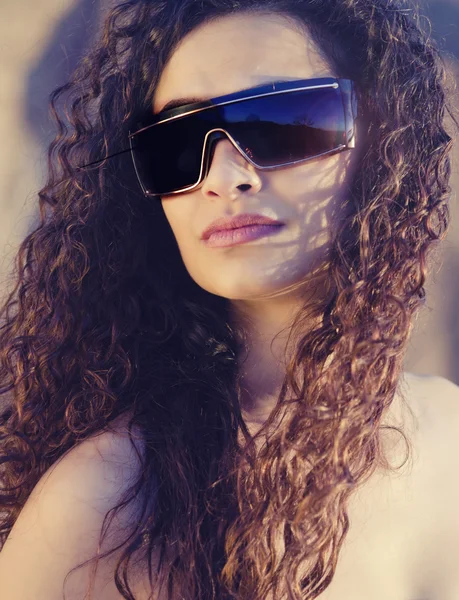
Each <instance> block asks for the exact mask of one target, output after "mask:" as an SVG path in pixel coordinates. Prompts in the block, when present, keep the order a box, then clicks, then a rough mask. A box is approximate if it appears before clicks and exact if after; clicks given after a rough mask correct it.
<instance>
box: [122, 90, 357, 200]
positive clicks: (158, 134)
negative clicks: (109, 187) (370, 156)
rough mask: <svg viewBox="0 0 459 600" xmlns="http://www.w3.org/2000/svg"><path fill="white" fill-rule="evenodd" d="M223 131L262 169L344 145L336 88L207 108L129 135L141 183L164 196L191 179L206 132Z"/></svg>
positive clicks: (194, 179)
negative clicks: (219, 129) (131, 137)
mask: <svg viewBox="0 0 459 600" xmlns="http://www.w3.org/2000/svg"><path fill="white" fill-rule="evenodd" d="M214 128H222V129H226V130H227V131H228V133H229V134H230V135H231V136H232V137H233V138H234V139H235V140H236V141H237V143H238V144H239V146H240V147H241V148H242V149H243V150H244V151H245V152H246V153H247V155H248V156H249V157H250V158H251V159H252V160H253V161H254V162H255V163H257V164H258V165H260V166H262V167H268V166H281V165H283V164H287V163H289V162H295V161H298V160H302V159H304V158H309V157H313V156H317V155H318V154H322V153H324V152H328V151H330V150H333V149H334V148H337V147H338V146H340V145H341V144H345V142H346V138H345V122H344V110H343V103H342V99H341V93H340V90H339V88H322V89H320V88H319V89H312V90H300V91H294V92H288V93H285V94H273V95H271V96H263V97H260V98H253V99H251V100H244V101H241V102H235V103H233V104H227V105H223V106H219V107H215V108H209V109H207V110H203V111H201V112H197V113H195V114H192V115H189V116H187V117H184V118H182V119H180V118H178V119H175V120H174V119H173V120H170V121H168V122H165V123H163V124H159V125H157V126H153V127H150V128H149V129H146V130H145V131H143V132H140V133H138V134H136V135H135V136H134V137H133V145H134V146H135V149H134V150H133V155H134V161H135V165H136V169H137V172H138V174H139V177H140V179H141V181H142V184H143V186H144V187H145V188H146V189H147V190H148V191H150V192H151V193H153V194H160V195H161V194H163V195H165V194H167V193H170V192H172V191H177V190H180V189H183V188H186V187H191V186H192V185H194V184H195V183H197V181H198V179H199V175H200V170H201V160H202V147H203V143H204V139H205V136H206V134H207V132H208V131H209V130H211V129H214Z"/></svg>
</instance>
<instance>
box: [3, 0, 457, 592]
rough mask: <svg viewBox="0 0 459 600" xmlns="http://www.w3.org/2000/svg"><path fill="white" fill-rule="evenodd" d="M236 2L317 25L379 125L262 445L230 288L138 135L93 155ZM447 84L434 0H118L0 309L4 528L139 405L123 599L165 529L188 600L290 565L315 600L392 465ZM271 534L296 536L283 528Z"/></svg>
mask: <svg viewBox="0 0 459 600" xmlns="http://www.w3.org/2000/svg"><path fill="white" fill-rule="evenodd" d="M238 11H246V12H250V13H252V14H256V13H261V12H268V13H277V14H280V15H285V16H288V17H291V18H293V19H295V21H296V22H298V23H299V24H300V25H301V26H304V27H305V30H307V31H308V32H309V33H310V35H311V36H312V37H313V39H314V40H315V42H316V43H317V46H318V47H319V48H320V50H321V51H322V52H323V53H324V56H326V57H327V60H328V61H329V63H330V64H331V65H332V66H333V68H334V69H335V71H336V73H337V74H338V76H340V77H347V78H350V79H352V80H353V81H354V82H355V85H356V90H357V93H358V99H359V106H361V107H362V116H361V117H359V118H361V123H362V124H363V126H364V130H365V131H364V133H365V135H364V136H362V138H361V147H360V152H361V154H360V158H359V167H358V169H357V170H356V171H355V173H354V174H353V177H352V181H351V183H350V186H349V193H348V194H347V198H346V202H347V203H348V209H349V210H348V211H347V216H346V218H344V219H343V220H342V222H340V225H339V227H338V228H337V230H336V231H335V232H334V237H333V240H332V243H331V252H330V256H329V257H328V258H327V263H326V265H324V268H326V273H327V277H328V281H329V284H330V294H329V295H328V296H327V298H323V299H322V304H321V305H320V306H318V310H319V311H320V314H321V315H322V318H321V319H320V322H318V323H317V325H315V326H314V327H313V328H312V329H311V330H308V331H306V330H305V327H304V319H303V317H304V316H305V311H306V307H304V310H303V311H302V312H300V313H299V314H298V316H297V318H296V319H295V323H294V326H293V327H292V332H294V334H295V339H297V340H298V341H297V342H295V351H294V355H293V357H292V359H291V360H290V361H289V363H288V365H287V366H288V368H287V372H286V375H285V379H284V382H283V385H282V389H281V392H280V395H279V398H278V402H277V405H276V407H275V409H274V411H273V413H272V414H271V416H270V418H269V419H268V421H267V423H265V426H264V427H263V428H262V429H261V430H260V432H259V433H258V435H262V434H263V432H266V431H267V430H268V428H269V426H270V424H272V423H273V422H275V419H276V417H277V416H278V415H279V414H280V411H281V408H282V406H285V405H287V403H288V404H291V405H292V406H293V407H294V410H292V411H291V413H290V414H289V417H288V418H287V419H286V420H285V422H283V424H282V427H275V428H274V429H273V430H272V431H270V435H269V436H267V437H266V443H265V445H264V446H263V447H262V448H261V449H259V450H258V451H257V449H256V447H255V444H254V443H253V442H254V437H253V436H252V435H251V434H250V433H249V432H248V430H247V427H246V424H245V422H244V419H243V416H242V413H241V402H240V392H241V388H240V381H239V375H238V360H237V359H238V357H239V356H240V355H241V353H242V352H244V351H246V350H247V339H248V338H247V336H246V331H245V329H244V327H243V326H242V325H237V326H235V325H234V324H230V318H229V317H230V312H229V300H228V299H225V298H222V297H219V296H215V295H213V294H210V293H208V292H207V291H205V290H203V289H201V288H200V287H199V286H198V285H197V284H196V283H195V282H194V281H193V280H192V279H191V277H190V276H189V274H188V273H187V270H186V268H185V266H184V264H183V261H182V259H181V256H180V252H179V250H178V247H177V244H176V241H175V239H174V236H173V233H172V231H171V228H170V226H169V224H168V222H167V220H166V217H165V215H164V212H163V210H162V206H161V202H160V201H159V200H157V199H151V198H149V199H147V198H145V197H144V196H143V195H142V193H141V191H140V189H138V186H137V185H136V183H137V182H136V180H135V174H134V172H133V167H132V164H131V162H130V160H129V159H128V158H127V156H128V155H127V154H125V155H119V156H117V157H115V158H113V159H111V160H109V161H103V162H101V163H98V164H97V165H96V166H92V167H88V168H86V169H80V168H78V167H79V165H82V164H88V163H90V162H91V161H95V160H97V159H99V158H100V157H101V156H107V155H108V154H111V153H114V152H116V151H118V150H119V149H120V148H122V147H123V146H124V147H125V146H126V140H127V135H128V132H129V131H134V130H135V126H136V123H138V119H139V115H143V114H144V113H145V111H146V110H148V109H149V108H150V110H151V102H152V97H153V94H154V91H155V88H156V86H157V83H158V80H159V77H160V74H161V72H162V69H163V67H164V65H165V63H166V61H167V60H168V58H169V57H170V55H171V53H172V52H173V51H174V48H176V47H177V45H178V44H179V42H180V41H181V40H182V39H183V38H184V36H186V35H187V34H188V33H189V32H190V31H192V30H193V29H194V28H195V27H197V26H199V25H200V24H202V23H205V22H208V21H210V20H211V19H215V18H218V17H221V16H224V15H228V14H234V13H236V12H238ZM447 83H448V77H447V69H446V67H445V64H444V61H443V58H442V56H441V54H440V51H439V50H438V48H437V45H436V43H435V42H434V41H433V40H432V39H430V36H429V33H428V32H426V31H424V29H423V27H422V17H421V16H420V14H419V9H418V7H417V6H415V5H410V4H407V3H405V2H403V1H402V0H400V2H398V3H397V2H395V1H392V0H339V1H338V0H314V1H311V0H200V1H199V2H197V1H196V0H180V2H177V0H128V1H126V2H122V3H120V4H118V5H117V6H115V7H114V8H112V9H111V10H110V12H109V14H108V15H107V17H106V21H105V24H104V28H103V31H102V32H101V35H100V39H99V40H98V41H97V43H96V44H95V45H94V46H93V47H92V48H91V50H90V51H89V52H88V54H87V55H86V56H85V57H84V58H83V59H82V60H81V62H80V63H79V65H78V67H77V69H76V70H75V72H74V73H73V75H72V76H71V78H70V80H69V82H68V83H66V84H65V85H63V86H61V87H59V88H57V89H56V90H55V91H54V92H53V93H52V94H51V98H50V108H51V113H52V115H53V118H54V119H55V122H56V124H57V133H56V136H55V139H54V140H53V141H52V143H51V144H50V147H49V150H48V179H47V182H46V185H45V186H44V187H43V189H42V190H41V191H40V192H39V194H38V196H39V213H40V218H39V222H37V223H36V224H35V225H34V229H33V231H31V232H30V233H29V234H28V235H27V237H26V238H25V239H24V240H23V241H22V243H21V245H20V247H19V250H18V253H17V257H16V263H15V267H14V281H13V286H12V289H11V290H9V292H8V297H7V298H6V300H5V301H4V304H3V305H2V308H1V318H2V326H1V330H0V395H1V396H3V400H2V411H1V415H0V464H1V469H2V485H1V489H0V507H1V517H0V540H1V543H2V545H3V544H4V543H5V541H6V538H7V536H8V534H9V532H10V531H11V529H12V527H13V525H14V522H15V520H16V519H17V517H18V515H19V513H20V511H21V509H22V507H23V506H24V504H25V502H26V501H27V498H28V497H29V495H30V493H31V491H32V489H33V488H34V486H35V485H36V484H37V482H38V481H39V479H40V477H41V476H42V475H43V474H44V472H45V471H46V470H47V469H48V468H49V467H50V465H52V464H53V463H54V462H55V461H57V460H58V459H59V457H61V456H62V455H63V454H64V453H65V452H67V451H68V450H69V449H71V448H72V447H74V446H76V445H77V444H79V443H80V442H82V441H83V440H85V439H87V438H89V437H90V436H92V435H94V434H96V433H97V432H101V431H105V430H109V429H110V428H111V426H112V424H113V422H114V420H115V419H116V418H117V417H119V416H120V415H127V416H129V435H130V436H131V435H132V433H133V431H132V428H133V427H136V428H137V430H138V431H140V432H141V437H142V440H143V451H142V452H141V453H140V458H141V465H142V467H141V470H140V472H139V476H138V478H137V480H136V481H135V484H134V485H133V486H132V487H131V488H130V489H129V491H128V493H126V495H125V497H124V498H123V501H122V503H120V504H119V505H118V506H116V507H115V509H114V511H110V512H111V513H112V515H111V518H113V517H114V516H115V513H116V512H117V510H119V509H120V507H121V505H124V504H128V503H130V502H134V500H136V501H138V500H139V499H140V500H141V507H142V510H141V515H140V517H139V519H138V520H137V521H136V522H135V523H133V524H132V531H131V532H130V534H129V537H128V538H126V541H125V544H124V545H123V554H122V556H121V558H120V560H119V561H118V563H117V566H116V572H115V574H114V577H115V581H116V586H117V588H118V590H119V591H120V593H121V594H122V595H123V597H124V598H126V599H129V600H135V597H134V596H133V593H132V590H131V588H130V586H129V581H128V566H129V562H130V558H131V557H132V555H133V554H134V552H142V557H143V559H144V560H145V561H146V562H145V564H146V565H147V566H148V573H149V579H150V583H151V585H152V586H153V573H152V568H151V561H152V554H153V550H154V548H156V547H159V548H160V549H161V555H160V556H161V558H160V561H159V564H158V569H157V573H156V575H159V573H160V570H161V573H164V576H165V578H166V580H167V581H168V594H169V598H172V586H176V589H177V590H178V592H179V593H178V595H177V596H176V597H180V598H184V599H185V598H186V599H187V600H188V599H189V600H193V599H196V600H197V599H199V600H204V599H206V600H207V599H209V600H215V599H217V598H218V599H219V600H221V599H224V598H236V599H241V600H253V599H261V598H265V597H266V595H267V593H268V592H270V591H271V590H275V591H276V590H278V589H283V588H282V587H280V588H278V586H282V585H284V586H285V585H287V588H288V589H287V593H288V598H295V599H296V598H302V599H305V600H312V599H313V598H316V597H317V596H318V595H319V593H320V592H321V591H323V590H324V589H325V588H326V587H327V586H328V584H329V583H330V582H331V580H332V577H333V575H334V572H335V568H336V563H337V559H338V555H339V550H340V548H341V546H342V542H343V540H344V538H345V535H346V532H347V531H348V527H349V519H348V512H347V509H348V502H349V498H350V496H351V494H352V493H353V492H354V491H355V490H356V488H357V487H358V486H361V485H362V484H363V483H364V482H365V481H367V480H368V478H369V477H370V476H371V475H372V473H374V472H375V470H376V469H377V468H378V467H380V468H384V469H387V470H395V469H396V468H395V467H393V466H392V465H391V464H390V463H389V461H388V458H387V456H386V455H385V453H384V448H383V444H382V443H381V441H382V433H383V429H384V428H385V426H384V425H382V424H381V421H382V417H383V415H384V414H385V412H386V410H387V409H388V408H389V407H390V405H391V403H392V401H393V399H394V396H395V392H396V388H397V384H398V381H399V378H400V375H401V373H402V363H403V358H404V355H405V352H406V349H407V344H408V340H409V335H410V332H411V329H412V322H413V318H414V316H415V314H416V313H417V312H418V311H419V309H420V308H421V307H422V305H423V303H424V301H425V289H424V285H425V282H426V277H427V275H428V273H429V271H430V268H431V263H430V258H431V257H432V256H433V253H432V252H431V250H432V249H434V248H435V247H436V242H438V241H440V240H442V239H443V238H444V237H445V235H446V232H447V229H448V224H449V208H448V202H449V198H450V194H451V188H450V186H449V179H450V159H449V154H450V151H451V147H452V137H451V136H450V135H448V133H447V131H446V126H445V116H446V115H445V113H446V112H448V113H449V114H450V116H451V117H452V119H453V122H454V124H455V126H457V125H458V122H457V120H456V117H455V116H454V113H453V111H452V104H451V103H450V101H449V98H448V86H447ZM292 335H293V333H292ZM395 429H396V430H397V432H398V433H400V434H401V435H402V436H403V437H404V438H405V441H406V443H407V449H408V454H409V451H410V441H409V439H407V436H406V435H405V434H404V432H403V428H395ZM241 431H242V433H243V437H242V441H244V440H245V443H241V437H240V433H241ZM133 439H134V436H132V437H131V442H133ZM247 464H249V465H250V468H249V469H248V468H246V466H247ZM108 518H109V515H108V514H107V515H106V516H105V519H104V525H105V523H106V521H108ZM102 530H103V531H104V528H102ZM101 536H102V534H101ZM279 536H280V538H281V539H282V540H283V544H284V549H283V553H282V555H281V556H279V555H277V554H276V552H275V549H274V548H272V547H271V542H272V540H273V539H275V538H276V537H279ZM171 548H174V553H173V554H171V556H172V558H171V560H170V561H165V560H164V556H165V553H166V551H167V552H169V551H171ZM111 552H113V550H111V551H110V552H109V553H111ZM109 553H108V554H109ZM105 555H107V553H106V554H104V556H105ZM96 560H99V557H96ZM79 566H81V565H79ZM300 566H302V568H303V571H302V573H303V576H302V577H300V575H299V568H300ZM304 567H306V569H305V568H304ZM76 568H78V567H76ZM146 568H147V567H146ZM121 571H122V572H123V574H122V576H121ZM64 587H65V586H64ZM275 597H280V596H279V595H276V593H275Z"/></svg>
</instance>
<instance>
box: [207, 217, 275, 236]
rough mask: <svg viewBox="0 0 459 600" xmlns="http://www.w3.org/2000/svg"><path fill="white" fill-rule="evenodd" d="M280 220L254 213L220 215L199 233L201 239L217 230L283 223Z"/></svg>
mask: <svg viewBox="0 0 459 600" xmlns="http://www.w3.org/2000/svg"><path fill="white" fill-rule="evenodd" d="M283 224H284V223H281V221H276V220H275V219H270V218H269V217H264V216H263V215H255V214H247V213H246V214H242V215H236V216H235V217H232V218H228V217H222V218H220V219H216V220H215V221H214V222H213V223H212V224H211V225H210V226H209V227H207V229H205V230H204V231H203V233H202V235H201V239H202V240H208V239H209V238H210V236H211V235H212V234H213V233H216V232H217V231H228V230H231V229H238V228H240V227H249V226H252V225H277V226H279V225H283Z"/></svg>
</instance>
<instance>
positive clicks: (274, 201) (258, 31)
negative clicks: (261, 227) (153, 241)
mask: <svg viewBox="0 0 459 600" xmlns="http://www.w3.org/2000/svg"><path fill="white" fill-rule="evenodd" d="M335 76H336V74H335V73H333V72H332V71H331V69H330V67H329V65H328V64H327V63H326V61H325V60H324V59H323V58H322V57H321V56H320V55H319V52H318V51H317V48H316V47H315V46H314V45H313V42H312V40H311V39H310V38H309V37H308V36H307V35H306V34H305V33H303V32H302V31H300V28H299V27H298V26H297V24H296V23H293V22H291V21H290V20H289V19H287V18H285V17H282V16H279V15H274V14H267V15H261V14H258V15H237V14H236V15H231V16H228V17H224V18H221V19H219V20H217V21H214V22H212V23H207V24H205V25H203V26H202V27H200V28H198V29H196V30H194V31H193V32H191V33H190V34H189V35H188V36H187V37H186V38H185V39H184V40H183V41H182V43H181V45H180V46H179V47H178V48H177V49H176V51H175V52H174V54H173V55H172V56H171V58H170V60H169V62H168V63H167V65H166V67H165V69H164V71H163V73H162V75H161V78H160V81H159V84H158V87H157V89H156V92H155V97H154V101H153V110H154V112H155V113H158V112H160V111H161V110H162V109H163V107H164V106H165V105H166V104H167V103H168V102H170V101H171V100H174V99H178V98H187V97H193V98H202V99H208V98H213V97H217V96H222V95H224V94H229V93H232V92H236V91H238V90H241V89H245V88H249V87H253V86H257V85H261V84H265V83H269V82H271V81H276V80H279V79H285V80H288V79H292V80H295V79H308V78H314V77H335ZM356 143H357V145H358V136H356ZM355 160H356V150H355V149H351V150H345V151H343V152H340V153H337V154H335V155H332V156H328V157H325V158H324V157H322V158H318V159H314V160H311V161H309V162H306V163H303V164H300V165H296V166H292V167H288V168H283V169H278V170H277V169H276V170H272V171H261V170H259V169H256V168H254V167H253V166H252V165H251V164H250V163H249V162H247V161H246V160H245V159H244V157H243V156H241V154H239V152H238V151H237V150H236V149H235V148H234V147H233V146H232V144H231V142H230V141H229V139H221V140H219V141H218V142H217V143H216V147H215V151H214V155H213V159H212V163H211V165H210V169H209V172H208V175H207V177H206V179H205V180H204V184H203V185H202V187H200V188H199V189H196V190H193V191H191V192H186V193H182V194H175V195H169V196H163V197H162V198H161V202H162V206H163V209H164V212H165V215H166V218H167V219H168V222H169V224H170V226H171V228H172V231H173V233H174V235H175V238H176V240H177V244H178V247H179V250H180V253H181V256H182V259H183V261H184V264H185V266H186V268H187V270H188V272H189V274H190V276H191V277H192V278H193V279H194V281H195V282H196V283H197V284H198V285H199V286H201V287H202V288H204V289H205V290H207V291H208V292H210V293H212V294H216V295H218V296H223V297H225V298H228V299H239V300H255V299H267V298H270V297H274V296H275V297H279V296H282V295H284V294H291V293H292V290H293V289H295V286H297V284H298V283H299V282H302V281H304V280H305V279H307V276H308V275H310V274H311V271H312V270H313V268H314V267H315V265H316V264H317V261H319V262H320V259H321V257H323V256H324V254H325V252H326V250H327V246H328V241H329V237H330V234H329V231H328V227H329V226H331V227H332V228H333V223H334V222H335V223H336V221H337V220H338V219H339V218H340V216H339V214H336V210H337V208H336V207H337V206H338V204H339V203H340V200H341V199H342V198H343V194H344V195H345V194H346V186H345V182H346V181H348V177H349V175H350V170H351V169H352V168H353V166H354V164H355ZM344 198H345V196H344ZM241 213H258V214H262V215H265V216H268V217H271V218H274V219H277V220H279V221H282V222H283V223H284V224H285V225H284V226H283V227H282V228H281V229H279V231H278V232H277V233H276V234H275V235H271V236H266V237H262V238H259V239H257V240H255V241H251V242H249V243H244V244H240V245H235V246H229V247H225V248H210V247H207V246H206V245H205V243H204V241H203V240H201V234H202V232H203V230H204V229H205V228H206V227H208V226H209V225H210V224H211V223H212V221H214V220H215V219H217V218H219V217H222V216H230V217H231V216H234V215H237V214H241Z"/></svg>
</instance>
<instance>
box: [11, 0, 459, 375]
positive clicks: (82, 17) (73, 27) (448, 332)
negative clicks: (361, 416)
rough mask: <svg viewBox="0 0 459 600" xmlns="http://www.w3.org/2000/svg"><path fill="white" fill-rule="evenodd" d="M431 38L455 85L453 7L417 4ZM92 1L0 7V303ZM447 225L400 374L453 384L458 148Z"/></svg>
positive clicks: (456, 17)
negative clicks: (50, 101) (58, 93)
mask: <svg viewBox="0 0 459 600" xmlns="http://www.w3.org/2000/svg"><path fill="white" fill-rule="evenodd" d="M423 7H424V8H423V11H424V13H425V14H426V15H427V16H428V18H429V19H430V20H431V23H432V35H433V36H434V37H435V38H437V39H438V40H439V42H440V47H441V48H442V50H443V52H444V55H445V59H446V60H447V62H448V65H449V68H450V69H451V72H452V73H454V77H455V78H456V79H457V80H458V81H459V32H458V29H459V0H442V1H431V2H430V3H428V4H426V3H424V4H423ZM101 13H102V9H101V3H100V2H99V1H98V0H79V1H74V2H72V1H69V0H38V1H35V2H31V1H30V0H14V1H13V0H0V15H1V18H0V139H1V145H0V281H1V282H2V286H1V287H0V297H1V295H3V294H4V293H5V290H6V289H7V287H6V286H7V277H8V273H9V272H10V268H11V265H12V261H13V260H14V255H15V252H16V249H17V246H18V244H19V243H20V241H21V240H22V239H23V237H24V236H25V235H26V234H27V232H28V231H29V229H30V228H31V226H32V223H33V219H35V218H36V215H37V211H38V202H37V192H38V190H39V189H40V188H41V185H42V182H43V180H44V175H45V164H46V163H45V158H44V157H45V152H46V148H47V145H48V143H49V141H50V140H51V138H52V136H53V129H52V125H51V122H50V121H49V119H48V106H47V98H48V94H49V93H50V92H51V91H52V90H53V89H54V88H55V87H56V86H57V85H59V84H61V83H64V82H65V81H66V77H67V75H68V73H69V72H70V71H71V70H72V69H73V67H74V66H75V64H76V62H77V61H78V59H79V57H80V56H81V55H82V53H84V51H85V48H86V46H87V45H88V44H89V43H90V42H91V39H92V35H93V33H94V30H95V28H96V26H97V23H98V22H99V19H100V15H101ZM452 186H453V198H452V202H451V214H452V224H451V228H450V232H449V235H448V237H447V239H446V241H445V242H444V244H443V258H442V263H441V265H440V266H439V267H438V268H437V269H436V271H435V273H434V275H433V277H432V278H431V282H430V284H429V285H428V287H427V307H426V308H425V309H424V311H423V314H422V315H421V317H420V318H419V319H418V321H417V322H416V325H415V330H414V333H413V336H412V340H411V343H410V349H409V352H408V355H407V358H406V362H405V368H406V369H407V370H408V371H411V372H414V373H420V374H437V375H442V376H444V377H447V378H448V379H451V380H452V381H454V382H455V383H458V384H459V325H458V319H457V317H456V315H457V312H458V310H459V309H458V306H459V277H458V273H459V226H458V220H459V210H458V208H459V207H458V205H459V199H458V196H459V194H458V190H459V141H458V142H457V143H456V151H455V158H454V164H453V181H452Z"/></svg>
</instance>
